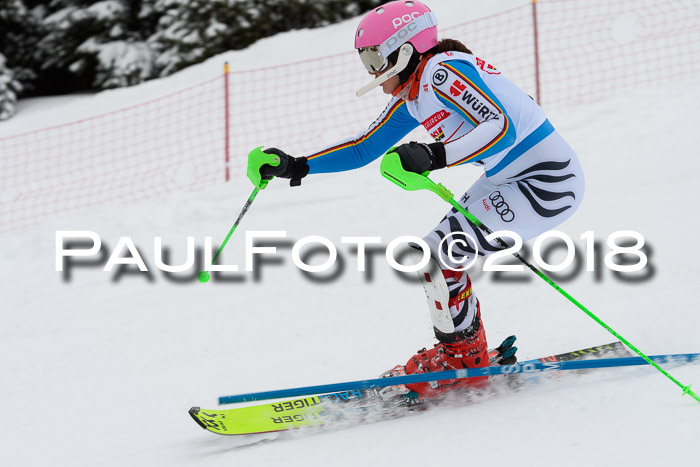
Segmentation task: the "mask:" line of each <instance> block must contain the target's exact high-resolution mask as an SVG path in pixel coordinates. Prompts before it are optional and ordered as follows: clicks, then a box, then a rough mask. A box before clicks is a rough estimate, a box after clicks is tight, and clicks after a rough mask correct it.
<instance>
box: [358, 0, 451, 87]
mask: <svg viewBox="0 0 700 467" xmlns="http://www.w3.org/2000/svg"><path fill="white" fill-rule="evenodd" d="M437 44H438V38H437V19H436V18H435V14H434V13H433V12H432V11H430V8H428V7H427V6H425V5H423V4H422V3H421V2H417V1H413V0H399V1H394V2H389V3H385V4H384V5H382V6H379V7H377V8H375V9H374V10H372V11H370V12H369V13H367V14H366V15H365V17H364V18H362V21H361V22H360V25H359V26H358V27H357V32H356V33H355V48H356V49H357V51H358V52H359V53H360V60H362V64H363V65H364V66H365V68H366V69H367V71H369V72H370V73H373V74H374V73H378V72H384V73H383V74H382V75H381V76H378V77H376V78H375V79H374V80H373V81H372V82H370V83H368V84H367V85H365V86H363V87H362V88H360V90H358V91H357V93H356V94H357V95H358V96H362V95H364V94H365V93H367V92H368V91H369V90H371V89H372V88H374V87H376V86H378V85H379V84H381V83H383V82H384V81H386V80H388V79H390V78H391V77H393V76H396V75H398V74H399V73H401V72H404V73H406V71H404V70H409V71H410V70H411V69H412V68H411V67H412V66H413V67H415V65H416V64H417V58H418V57H419V55H418V54H422V53H424V52H426V51H428V50H430V49H432V48H433V47H435V46H436V45H437ZM394 52H396V53H395V54H394V56H392V57H391V58H390V55H391V54H392V53H394ZM392 62H393V67H392V68H391V69H389V65H391V64H392ZM411 63H413V65H411Z"/></svg>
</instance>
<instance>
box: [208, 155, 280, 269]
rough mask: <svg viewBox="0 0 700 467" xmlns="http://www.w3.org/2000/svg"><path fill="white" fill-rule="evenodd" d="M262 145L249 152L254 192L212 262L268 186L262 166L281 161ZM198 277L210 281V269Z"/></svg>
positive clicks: (250, 174)
mask: <svg viewBox="0 0 700 467" xmlns="http://www.w3.org/2000/svg"><path fill="white" fill-rule="evenodd" d="M261 148H262V146H260V147H259V148H255V149H253V150H252V151H250V153H249V154H248V172H247V175H248V178H249V179H250V181H251V182H253V185H255V188H254V189H253V192H252V193H251V194H250V196H249V197H248V201H246V203H245V205H244V206H243V209H242V210H241V213H240V214H239V215H238V219H236V222H235V223H234V224H233V227H231V230H229V232H228V235H226V238H225V239H224V242H223V243H222V244H221V246H220V247H219V250H218V251H217V252H216V254H215V255H214V258H213V259H212V260H211V264H214V263H216V260H217V258H218V257H219V255H220V254H221V252H222V251H223V249H224V247H225V246H226V244H227V243H228V240H229V238H231V235H233V232H234V231H235V230H236V227H238V224H240V223H241V219H243V216H244V215H245V213H246V212H248V208H250V205H251V204H253V200H254V199H255V197H256V196H257V195H258V192H259V191H260V190H264V189H265V187H266V186H267V184H268V182H269V180H263V178H262V176H261V175H260V167H261V166H262V165H264V164H269V165H272V166H277V165H279V163H280V160H279V157H278V156H275V155H274V154H267V153H265V152H263V151H262V149H261ZM197 279H199V282H202V283H204V282H208V281H209V271H202V272H200V273H199V274H197Z"/></svg>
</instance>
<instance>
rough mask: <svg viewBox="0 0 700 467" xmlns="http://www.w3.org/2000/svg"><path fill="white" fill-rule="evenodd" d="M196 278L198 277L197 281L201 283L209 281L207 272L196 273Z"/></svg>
mask: <svg viewBox="0 0 700 467" xmlns="http://www.w3.org/2000/svg"><path fill="white" fill-rule="evenodd" d="M197 279H199V282H201V283H202V284H204V283H205V282H209V272H208V271H202V272H200V273H199V274H197Z"/></svg>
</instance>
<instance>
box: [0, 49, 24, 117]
mask: <svg viewBox="0 0 700 467" xmlns="http://www.w3.org/2000/svg"><path fill="white" fill-rule="evenodd" d="M5 63H6V61H5V56H4V55H3V54H2V53H0V120H7V119H8V118H10V117H12V116H13V115H14V114H15V104H17V94H18V93H19V92H20V91H21V90H22V85H21V84H20V83H19V81H17V80H16V79H15V78H14V74H13V72H12V70H10V69H9V68H7V66H6V64H5Z"/></svg>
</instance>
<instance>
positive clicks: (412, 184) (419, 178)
mask: <svg viewBox="0 0 700 467" xmlns="http://www.w3.org/2000/svg"><path fill="white" fill-rule="evenodd" d="M393 150H394V148H392V149H390V150H389V152H387V153H386V154H385V155H384V157H383V158H382V163H381V166H380V170H381V172H382V175H383V176H384V177H385V178H387V179H389V180H390V181H392V182H394V183H395V184H397V185H398V186H400V187H401V188H403V189H404V190H409V191H416V190H430V191H432V192H433V193H435V194H437V195H438V196H439V197H441V198H442V199H444V200H445V201H447V202H448V203H450V205H452V207H454V208H455V209H457V210H458V211H459V212H461V213H462V214H463V215H464V216H465V217H466V218H467V219H468V220H469V221H471V222H472V223H473V224H475V225H476V226H477V227H479V228H480V229H481V230H483V231H484V232H486V233H487V234H492V233H493V231H492V230H491V229H489V228H488V227H487V226H485V225H484V224H483V223H482V222H481V221H480V220H479V219H477V218H476V217H475V216H474V215H473V214H472V213H470V212H469V211H467V210H466V209H464V208H463V207H462V206H461V205H460V204H459V203H458V202H457V201H456V200H455V199H454V196H453V195H452V193H451V192H450V190H448V189H447V188H445V187H444V186H443V185H442V184H436V183H435V182H433V181H432V180H430V178H428V176H427V175H428V173H429V172H425V173H423V174H417V173H414V172H408V171H406V170H405V169H404V168H403V166H402V165H401V158H400V157H399V155H398V153H396V152H393ZM496 241H497V242H498V244H499V245H500V246H502V247H504V248H507V247H508V245H506V242H504V241H503V239H501V238H500V237H496ZM513 256H515V257H516V258H518V259H519V260H520V261H521V262H522V263H523V264H524V265H525V266H527V267H528V268H529V269H530V270H531V271H532V272H534V273H535V274H537V275H538V276H539V277H540V278H542V279H543V280H544V281H545V282H547V283H548V284H549V285H551V286H552V287H553V288H554V289H555V290H557V291H558V292H559V293H561V294H562V295H563V296H564V297H566V298H567V299H568V300H569V301H570V302H571V303H573V304H574V305H576V306H577V307H578V308H579V309H580V310H581V311H583V312H584V313H586V314H587V315H588V316H589V317H590V318H592V319H593V320H594V321H595V322H596V323H598V324H599V325H601V326H602V327H603V328H605V329H606V330H607V331H608V332H609V333H610V334H612V335H613V336H615V337H616V338H617V339H619V340H620V341H621V342H622V343H623V344H625V345H626V346H627V347H629V348H630V349H631V350H632V351H633V352H634V353H636V354H637V355H639V356H640V357H642V358H643V359H644V360H645V361H646V362H647V363H649V364H650V365H651V366H653V367H654V368H656V369H657V370H658V371H659V372H661V374H663V375H664V376H666V377H667V378H668V379H670V380H671V381H673V382H674V383H675V384H676V385H678V386H679V387H680V388H681V389H683V395H685V394H689V395H690V396H691V397H692V398H693V399H695V400H696V401H698V402H700V396H698V395H697V394H695V393H694V392H693V391H692V390H691V389H690V385H687V386H686V385H684V384H682V383H681V382H680V381H678V380H677V379H676V378H674V377H673V376H671V374H669V373H668V372H667V371H666V370H664V369H663V368H661V367H660V366H659V365H658V364H656V362H654V361H653V360H651V359H650V358H649V357H647V356H646V355H645V354H644V353H643V352H642V351H640V350H639V349H637V347H635V346H634V345H632V344H631V343H630V342H629V341H628V340H627V339H625V338H624V337H622V336H621V335H620V334H618V333H617V332H616V331H615V330H614V329H612V328H611V327H610V326H608V325H607V324H605V323H604V322H603V321H602V320H601V319H600V318H598V317H597V316H596V315H594V314H593V313H592V312H591V311H590V310H588V308H586V307H585V306H583V305H582V304H581V302H579V301H578V300H576V299H575V298H574V297H572V296H571V295H569V293H567V292H566V291H565V290H564V289H562V288H561V287H559V286H558V285H557V284H556V283H555V282H554V281H553V280H552V279H550V278H549V277H547V276H546V275H545V274H544V273H543V272H542V271H540V270H539V269H537V268H536V267H535V266H533V265H532V264H530V263H529V262H528V261H527V260H526V259H525V258H523V257H522V256H520V255H519V254H518V253H517V252H516V253H513Z"/></svg>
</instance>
